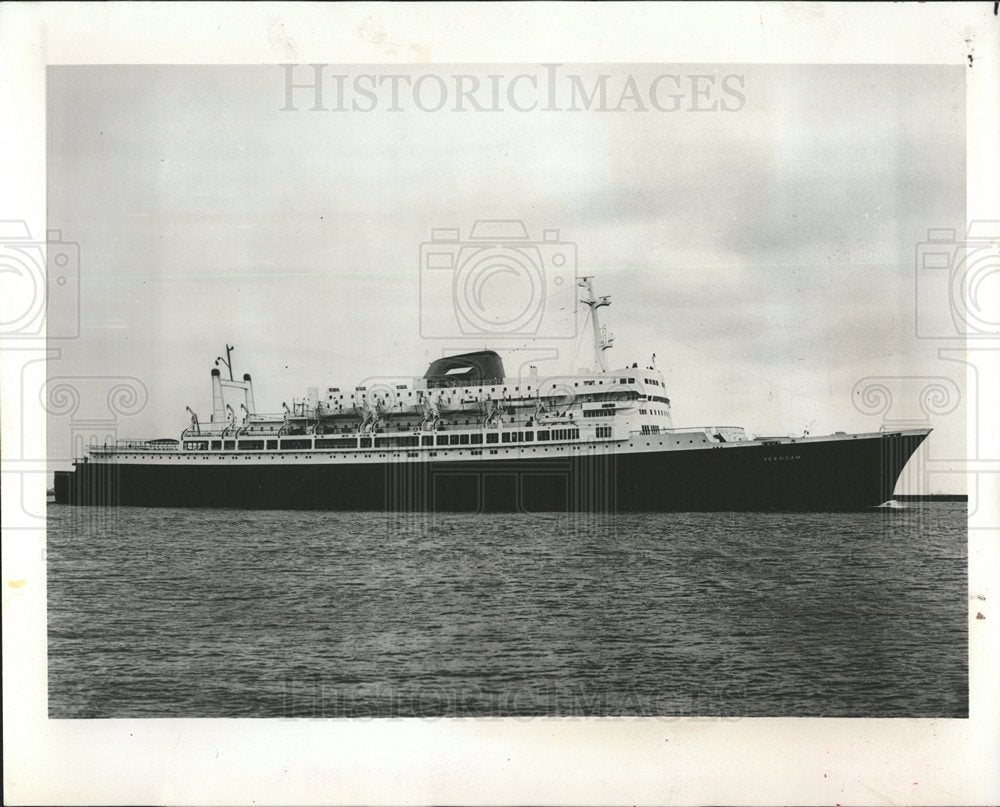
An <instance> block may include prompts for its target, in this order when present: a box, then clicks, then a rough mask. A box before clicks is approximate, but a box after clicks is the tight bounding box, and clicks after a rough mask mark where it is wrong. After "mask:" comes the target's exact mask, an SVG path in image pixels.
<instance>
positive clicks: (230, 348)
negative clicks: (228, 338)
mask: <svg viewBox="0 0 1000 807" xmlns="http://www.w3.org/2000/svg"><path fill="white" fill-rule="evenodd" d="M235 349H236V346H235V345H229V344H227V345H226V358H222V356H218V357H216V359H215V366H216V367H218V366H219V362H220V361H221V362H222V363H223V364H224V365H226V369H227V370H229V380H230V381H233V380H234V379H233V357H232V355H231V354H232V352H233V351H234V350H235Z"/></svg>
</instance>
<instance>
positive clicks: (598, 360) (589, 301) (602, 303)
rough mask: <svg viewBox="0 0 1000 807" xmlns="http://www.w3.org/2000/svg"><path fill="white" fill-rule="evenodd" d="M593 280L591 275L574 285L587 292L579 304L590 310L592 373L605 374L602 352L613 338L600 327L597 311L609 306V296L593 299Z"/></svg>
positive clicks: (607, 348)
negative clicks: (592, 341)
mask: <svg viewBox="0 0 1000 807" xmlns="http://www.w3.org/2000/svg"><path fill="white" fill-rule="evenodd" d="M593 279H594V277H593V275H587V276H584V277H579V278H577V280H576V285H578V286H579V287H580V288H581V289H583V290H584V291H586V292H587V296H586V299H581V300H580V302H581V303H583V304H584V305H585V306H587V307H588V308H589V309H590V311H589V317H590V325H591V327H592V328H593V330H594V372H595V373H606V372H607V371H608V366H607V363H606V362H605V359H604V351H605V350H609V349H610V348H611V346H612V344H613V343H614V341H615V338H614V337H613V336H608V333H607V330H606V329H605V328H603V327H602V326H601V322H600V317H599V316H598V314H597V309H599V308H604V307H606V306H609V305H611V295H604V296H602V297H595V296H594V285H593V282H592V281H593Z"/></svg>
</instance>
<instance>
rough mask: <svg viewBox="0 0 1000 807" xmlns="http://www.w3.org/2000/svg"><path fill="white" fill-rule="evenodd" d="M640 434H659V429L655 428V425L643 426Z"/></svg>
mask: <svg viewBox="0 0 1000 807" xmlns="http://www.w3.org/2000/svg"><path fill="white" fill-rule="evenodd" d="M642 433H643V434H659V433H660V427H659V426H657V425H656V424H655V423H654V424H653V425H652V426H646V425H643V427H642Z"/></svg>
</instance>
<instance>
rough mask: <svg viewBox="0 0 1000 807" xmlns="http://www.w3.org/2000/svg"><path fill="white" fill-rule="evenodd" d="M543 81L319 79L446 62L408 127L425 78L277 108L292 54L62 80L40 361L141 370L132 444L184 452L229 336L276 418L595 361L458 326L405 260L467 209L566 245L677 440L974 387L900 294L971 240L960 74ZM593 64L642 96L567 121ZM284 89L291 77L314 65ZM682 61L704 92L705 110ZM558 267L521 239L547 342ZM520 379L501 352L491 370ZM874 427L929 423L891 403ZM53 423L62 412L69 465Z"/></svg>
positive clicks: (52, 149)
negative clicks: (449, 373) (77, 327)
mask: <svg viewBox="0 0 1000 807" xmlns="http://www.w3.org/2000/svg"><path fill="white" fill-rule="evenodd" d="M558 71H559V72H558V77H557V81H558V87H559V93H560V95H559V97H558V103H557V104H555V106H557V107H558V109H553V110H545V109H543V108H542V107H543V106H545V104H546V102H547V99H545V98H544V97H541V100H540V103H539V106H538V108H536V109H534V110H532V111H529V112H518V111H517V110H516V109H515V108H513V106H512V105H513V104H518V105H524V104H526V103H527V102H528V101H532V100H538V99H536V98H533V96H532V94H531V92H530V91H531V88H532V87H531V81H530V80H524V81H522V82H521V83H520V84H519V85H518V89H517V91H515V92H514V93H513V96H508V95H506V92H507V89H508V88H509V86H510V79H511V78H512V77H513V76H515V75H517V74H518V73H526V74H529V75H531V76H534V77H535V79H536V81H537V83H539V84H544V82H545V80H546V78H547V76H548V75H549V74H548V73H547V72H546V69H545V68H543V67H541V66H536V65H526V66H517V67H514V66H509V65H507V66H489V67H482V66H477V67H468V68H459V67H455V68H452V67H448V68H442V67H434V68H425V69H422V70H407V69H405V68H401V67H399V66H392V67H387V68H379V67H377V66H371V65H368V66H364V67H344V66H336V67H335V66H332V65H331V66H329V67H328V68H325V69H324V75H325V76H326V78H325V81H326V84H325V85H324V90H325V91H326V92H325V93H324V98H323V101H324V104H325V105H326V106H327V107H332V106H336V103H337V99H336V98H335V97H334V96H333V93H332V89H333V87H334V86H335V85H334V83H333V82H334V80H333V79H332V78H331V77H332V75H333V74H335V73H337V74H343V75H345V76H347V77H348V78H347V79H345V86H346V87H347V88H350V87H351V85H352V82H353V81H354V80H355V79H356V78H357V76H359V75H362V74H374V75H380V74H403V73H406V74H408V76H409V77H411V78H416V77H418V76H419V75H422V74H424V73H431V72H432V73H435V74H437V75H440V76H441V77H442V79H441V80H442V81H443V82H444V86H446V87H448V88H449V90H448V91H449V92H450V93H451V96H449V98H448V103H447V104H446V105H445V107H444V108H443V109H442V110H441V111H438V112H425V111H423V110H422V109H420V108H419V107H420V105H421V104H423V105H424V106H433V103H434V98H435V95H436V94H435V92H434V91H433V90H435V88H437V87H438V86H439V84H438V83H437V81H436V79H435V80H431V81H426V82H424V85H423V88H424V90H426V94H424V95H421V96H419V97H418V99H417V101H414V96H413V94H412V92H409V90H408V88H409V87H410V86H411V83H410V80H409V78H408V79H407V80H406V81H401V82H400V83H399V85H398V86H400V87H402V92H401V96H402V98H403V100H402V101H401V102H400V107H401V108H402V111H393V109H391V108H390V107H391V105H392V103H391V99H390V98H389V96H388V95H387V94H386V90H387V87H388V86H389V84H388V83H385V84H383V85H382V86H381V88H380V90H379V93H378V98H377V102H376V103H375V104H374V105H375V107H376V108H375V109H374V110H373V111H361V110H357V111H351V110H350V109H348V111H310V110H309V107H311V106H312V105H313V99H314V94H313V93H312V91H310V90H308V89H307V90H295V91H294V94H293V96H292V99H293V102H294V103H293V106H295V107H296V111H287V110H286V111H281V108H282V107H284V106H285V105H286V71H285V70H284V69H283V68H280V67H274V66H268V67H259V68H256V67H232V68H218V67H198V68H177V67H117V66H111V67H56V68H50V69H49V72H48V127H49V143H48V154H49V159H48V205H49V208H48V217H49V227H50V228H53V229H60V230H62V233H63V237H64V238H65V239H67V240H71V241H76V242H79V244H80V250H81V289H82V309H81V312H82V313H81V336H80V338H79V339H76V340H70V341H66V342H63V343H61V344H60V345H58V346H59V347H60V348H61V349H62V351H63V352H62V356H61V358H60V359H59V360H58V361H56V362H52V366H51V368H50V374H51V375H74V376H75V375H102V376H114V375H125V376H136V377H139V378H141V379H142V380H143V382H144V383H145V385H146V386H147V388H148V389H149V392H150V401H149V404H148V405H147V406H146V408H145V409H144V410H143V411H142V412H140V413H139V414H138V415H136V416H135V417H133V418H130V419H129V420H128V421H127V422H126V423H123V424H122V427H121V429H122V432H123V434H122V436H147V435H148V436H176V435H177V433H178V432H179V431H180V429H181V428H183V426H184V425H185V423H186V416H185V414H184V406H185V405H190V406H192V407H193V408H194V409H196V410H197V411H199V412H200V413H201V415H202V417H203V419H207V417H208V415H209V413H210V410H211V394H210V387H209V383H208V379H209V369H210V368H211V366H212V362H213V360H214V359H215V357H216V356H217V355H219V353H220V352H221V351H222V349H223V346H224V344H225V342H227V341H228V342H230V343H233V344H235V345H236V348H237V349H236V352H235V354H234V358H235V360H236V362H235V363H236V370H237V373H239V374H242V373H243V372H250V373H252V374H253V376H254V379H255V387H256V397H257V404H258V409H261V410H269V411H273V410H280V408H281V402H282V401H289V402H290V401H291V399H292V398H293V397H302V396H303V395H304V394H305V393H306V389H307V388H308V387H309V386H316V387H320V388H323V387H326V386H327V385H337V384H339V385H353V384H355V383H357V382H360V381H361V380H362V379H365V378H367V377H369V376H372V375H383V376H411V377H412V376H418V375H421V374H422V373H423V371H424V369H425V367H426V364H427V363H428V362H429V361H430V360H432V359H433V358H435V357H436V356H440V355H441V354H442V352H449V351H461V350H469V349H476V348H480V347H483V346H484V345H488V346H492V347H495V348H497V349H498V350H499V351H500V352H501V353H502V354H503V355H505V358H507V357H508V354H507V353H505V351H506V350H509V349H510V348H514V347H517V348H520V349H521V350H522V351H524V350H527V349H537V350H538V351H539V352H538V353H531V354H523V355H532V356H544V355H546V353H545V352H544V351H550V352H551V351H553V350H555V351H556V355H557V358H556V359H555V360H552V361H549V362H542V361H538V362H537V363H538V364H539V369H540V372H542V373H546V372H564V371H569V370H572V369H574V368H576V367H579V366H584V365H586V364H588V362H589V360H590V352H589V343H588V341H586V339H582V340H581V339H573V338H567V339H531V338H529V337H528V336H525V335H520V336H519V337H518V338H516V339H502V338H496V337H495V336H494V335H491V334H472V335H469V336H465V337H463V336H462V335H461V334H459V333H458V332H457V329H456V327H455V326H454V325H453V323H454V322H455V313H454V310H453V309H454V303H453V300H452V299H451V296H450V289H451V277H452V276H451V275H450V274H448V273H447V272H445V273H444V275H443V277H444V278H445V280H444V281H442V279H441V278H442V274H441V270H436V273H435V271H433V270H430V269H428V268H427V266H422V265H421V244H422V243H423V242H426V241H427V240H428V239H429V238H430V236H431V231H432V229H433V228H446V227H453V228H461V236H462V238H463V239H467V237H468V234H469V227H470V226H471V225H472V223H473V222H474V221H475V220H477V219H518V220H523V221H524V223H525V225H526V226H527V228H528V230H529V232H530V234H531V236H532V238H533V239H534V240H535V241H539V240H541V238H542V231H543V230H545V229H557V230H558V231H559V238H560V239H561V241H562V242H569V243H571V244H572V245H573V246H574V247H575V254H576V261H575V269H576V270H577V271H579V272H581V273H588V274H590V273H593V274H594V275H596V281H595V285H596V290H597V291H598V293H600V294H611V295H612V296H613V300H614V303H613V306H612V307H611V309H610V312H609V314H608V320H609V325H610V328H611V330H612V331H613V332H614V334H615V336H616V347H615V349H614V350H613V351H612V352H611V356H610V363H611V364H612V365H615V366H621V365H624V364H626V363H628V364H631V363H632V362H633V361H638V362H640V363H641V364H646V363H648V361H649V359H650V356H651V355H652V354H653V353H655V354H656V356H657V362H658V365H659V367H660V368H661V369H662V370H663V371H664V374H665V376H666V380H667V387H668V389H667V392H668V395H669V396H670V397H671V399H672V401H673V415H674V424H675V425H676V426H683V425H722V424H727V425H743V426H746V427H747V429H748V430H749V431H751V432H755V433H761V434H776V433H790V432H791V433H801V432H802V431H803V430H804V429H809V430H810V431H811V432H812V433H814V434H816V433H826V432H830V431H834V430H847V431H869V430H875V429H877V428H878V426H879V425H880V424H881V422H882V420H883V417H882V416H879V415H872V414H864V413H863V412H861V411H859V410H858V409H857V408H856V407H855V406H854V405H853V404H852V390H853V389H854V386H855V384H856V382H858V381H859V380H860V379H862V378H864V377H867V376H880V377H881V376H893V377H897V376H943V377H946V378H951V379H953V380H954V381H955V382H956V383H957V384H959V385H960V386H961V387H964V380H963V379H964V367H963V366H962V365H960V364H956V363H953V362H946V361H942V360H941V359H940V358H938V355H937V349H938V348H939V347H941V343H940V342H936V341H928V340H921V339H917V338H916V336H915V322H916V316H917V310H916V307H915V300H917V299H918V298H919V296H920V295H921V294H924V292H925V291H929V292H930V293H934V291H935V290H934V289H933V288H931V287H930V286H926V287H924V288H921V289H920V293H919V294H918V292H917V287H916V285H915V267H914V254H915V249H916V247H917V245H918V244H919V243H920V242H922V241H923V240H925V238H926V235H927V229H928V228H929V227H950V228H954V229H956V230H957V231H959V232H961V231H963V230H964V223H965V176H966V166H965V120H966V112H965V102H964V98H965V89H964V76H963V72H962V68H960V67H925V66H912V67H911V66H797V65H788V66H766V67H762V66H759V65H751V66H739V65H727V66H724V67H705V66H691V65H684V66H676V65H673V66H651V65H643V66H627V65H608V66H602V67H601V68H600V69H596V68H595V67H594V66H587V67H578V66H571V65H563V66H562V67H560V68H559V69H558ZM599 73H604V74H608V75H609V76H610V77H609V79H607V80H606V86H607V88H608V96H609V100H608V102H607V106H610V107H614V106H615V105H616V104H619V101H620V99H621V96H622V94H623V92H624V93H625V94H626V95H627V91H626V89H627V86H628V79H629V77H630V76H631V77H632V79H633V82H634V87H635V88H636V89H637V91H638V93H639V96H640V98H639V100H635V99H634V98H626V101H625V103H624V104H621V105H620V106H622V109H620V110H618V111H610V110H608V111H599V110H594V109H591V110H590V111H587V110H584V109H582V108H580V109H578V111H571V110H570V109H569V107H570V106H571V105H572V102H573V100H574V99H573V97H572V94H571V91H570V89H571V81H570V79H569V78H568V76H570V75H580V76H581V77H582V78H581V82H582V86H583V87H585V88H587V89H588V91H589V89H590V88H592V87H593V86H597V85H595V82H596V81H597V80H598V79H597V75H598V74H599ZM457 74H463V75H470V76H473V77H474V78H475V80H476V81H478V82H479V85H480V87H481V88H485V89H486V90H487V91H485V92H484V93H481V94H480V95H479V96H478V99H479V100H480V101H481V102H482V101H483V99H484V98H485V99H486V103H485V106H487V107H489V103H490V101H491V99H490V97H489V91H488V88H489V87H490V82H491V81H494V82H497V84H496V86H497V87H500V88H502V90H501V95H500V96H499V98H500V101H499V102H498V107H499V111H485V110H484V111H476V110H475V109H474V108H470V107H471V102H469V103H467V104H465V109H466V111H462V112H458V111H454V110H453V106H454V105H455V103H457V101H456V98H455V95H454V86H453V82H454V76H455V75H457ZM663 74H669V75H676V76H678V77H679V81H678V82H676V83H675V82H674V81H673V80H672V79H671V80H669V81H668V82H666V83H664V82H662V81H661V83H660V84H659V85H658V90H659V92H660V95H658V96H656V97H655V98H654V100H657V101H658V102H659V103H660V105H661V106H664V107H665V109H668V110H669V109H670V104H673V103H675V102H674V101H673V100H671V99H670V97H669V96H668V92H676V93H678V94H679V95H680V96H682V97H681V98H680V99H679V100H678V101H677V102H676V103H677V105H678V108H677V109H675V110H672V111H661V110H660V109H656V108H655V105H654V104H653V103H651V100H650V85H651V82H652V81H653V80H654V79H655V78H656V77H657V76H659V75H663ZM293 75H294V77H295V80H296V81H302V82H305V81H307V80H308V79H310V78H311V77H312V69H311V68H309V67H307V66H299V67H298V68H296V70H295V72H294V74H293ZM692 75H702V76H710V77H711V79H703V80H698V81H700V84H698V86H700V87H702V88H707V89H705V92H704V93H703V95H701V96H699V97H694V96H695V92H694V90H693V89H692V85H691V83H690V80H689V79H688V77H689V76H692ZM489 76H499V77H500V78H498V79H490V78H488V77H489ZM727 76H736V77H737V78H736V79H730V80H729V81H730V83H728V84H726V85H725V86H726V87H728V88H729V90H730V92H726V91H724V90H723V86H724V85H723V82H724V81H726V77H727ZM470 81H471V79H470ZM665 87H669V90H668V89H665ZM568 88H569V89H568ZM539 95H541V93H539ZM511 98H513V100H511ZM428 99H430V100H428ZM575 100H576V101H577V102H579V100H580V99H579V98H576V99H575ZM356 101H360V105H361V106H362V108H364V107H365V106H366V105H367V104H368V102H369V97H368V96H366V95H364V94H358V93H348V95H347V101H346V103H347V105H348V107H350V105H351V103H353V102H356ZM713 102H714V103H716V104H717V106H716V109H715V111H703V112H699V111H691V107H692V106H701V105H705V106H711V105H712V103H713ZM481 105H482V104H481ZM577 106H578V107H582V106H583V104H580V103H577ZM640 107H645V109H642V108H640ZM456 249H457V247H446V248H445V250H444V251H445V252H447V251H448V250H452V251H453V252H454V250H456ZM560 249H561V248H560ZM555 251H558V250H554V249H550V248H549V247H546V246H543V247H541V251H540V252H539V254H543V256H544V262H545V264H546V266H545V276H546V277H545V281H544V282H545V283H546V284H547V288H548V290H549V295H550V296H548V297H547V299H546V306H547V307H546V309H545V312H544V315H543V316H544V317H545V319H544V321H543V322H542V325H541V331H540V332H542V333H545V334H546V335H549V334H552V333H558V334H561V335H564V336H565V335H567V331H566V327H567V322H566V320H565V316H564V315H565V311H566V309H567V306H571V305H572V302H573V297H574V295H573V294H572V293H567V292H566V290H565V289H566V286H565V285H564V286H563V287H557V286H555V285H554V283H555V282H556V280H555V279H556V278H557V277H559V278H562V277H564V276H566V273H567V272H570V273H571V272H572V271H573V268H574V267H573V266H572V265H567V266H564V267H562V268H560V267H557V266H555V265H553V264H552V263H551V262H550V260H549V258H550V256H551V255H554V254H555ZM564 252H565V254H569V255H572V252H571V251H569V250H564ZM506 277H507V280H506V282H507V286H506V287H505V289H504V288H503V287H502V286H498V285H497V284H499V283H501V281H500V279H499V276H497V277H494V278H493V280H491V281H489V282H490V283H492V286H490V285H489V284H488V285H487V286H486V287H485V291H486V295H487V296H486V297H485V298H484V301H485V304H486V306H487V309H489V306H490V304H491V303H490V300H491V299H496V300H497V301H498V302H497V305H498V306H499V307H500V308H503V306H504V305H506V306H508V307H509V306H510V305H514V307H515V308H516V307H517V300H518V299H520V298H519V297H518V295H519V294H521V293H522V291H523V289H521V288H520V287H518V286H517V283H518V282H520V281H519V280H518V279H517V278H516V277H514V276H506ZM938 291H940V290H938ZM505 294H506V295H507V297H504V295H505ZM490 295H492V297H491V296H490ZM512 301H513V302H512ZM505 310H506V309H505ZM489 313H490V312H489V310H487V312H486V316H489ZM430 336H434V337H444V338H441V339H438V338H427V337H430ZM449 337H450V338H449ZM521 363H522V362H521V361H520V360H518V359H516V358H508V361H507V365H508V371H509V372H513V371H515V370H516V369H517V368H518V366H519V365H520V364H521ZM899 383H900V384H902V383H903V382H899ZM909 384H910V382H907V385H909ZM890 386H891V385H890ZM918 386H919V384H918ZM898 389H899V390H900V392H901V393H903V392H904V391H905V390H904V387H903V386H900V387H898ZM908 389H909V386H906V390H908ZM904 398H906V400H904ZM911 398H912V400H910V399H911ZM79 416H80V417H83V416H84V415H83V409H81V410H80V415H79ZM885 417H887V418H888V419H896V420H901V419H906V418H921V417H923V413H922V412H921V410H920V407H919V406H918V405H917V400H916V398H915V397H914V396H909V397H907V395H904V394H900V395H898V396H897V401H896V403H895V405H894V409H893V410H892V411H890V412H889V414H888V415H886V416H885ZM59 423H62V424H63V426H62V428H61V429H60V428H59V427H58V424H59ZM932 425H933V426H935V428H936V430H937V431H936V433H935V435H934V436H933V437H932V440H933V441H935V444H934V446H933V447H931V448H930V449H928V450H930V456H932V457H958V456H962V454H963V446H964V408H963V407H961V406H960V407H959V408H958V409H957V410H956V411H955V412H954V413H952V414H950V415H942V416H940V417H935V418H934V419H933V420H932ZM65 430H66V429H65V419H63V420H54V421H53V427H52V428H51V429H50V432H51V434H50V438H51V440H52V445H53V448H54V453H55V454H57V455H58V453H59V451H58V446H59V444H60V439H61V438H60V434H61V433H65ZM939 487H945V485H940V486H939Z"/></svg>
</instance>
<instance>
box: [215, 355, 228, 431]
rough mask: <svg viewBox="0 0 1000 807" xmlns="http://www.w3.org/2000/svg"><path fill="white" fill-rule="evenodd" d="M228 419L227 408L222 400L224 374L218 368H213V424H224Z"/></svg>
mask: <svg viewBox="0 0 1000 807" xmlns="http://www.w3.org/2000/svg"><path fill="white" fill-rule="evenodd" d="M225 419H226V406H225V404H224V403H223V400H222V374H221V373H220V372H219V368H218V367H213V368H212V422H213V423H222V422H223V421H224V420H225Z"/></svg>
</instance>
